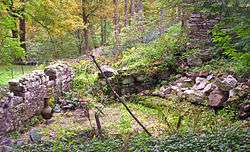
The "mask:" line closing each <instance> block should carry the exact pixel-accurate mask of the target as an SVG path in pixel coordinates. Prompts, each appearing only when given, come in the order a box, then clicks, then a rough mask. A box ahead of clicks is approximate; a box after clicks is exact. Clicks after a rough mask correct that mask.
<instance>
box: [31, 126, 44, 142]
mask: <svg viewBox="0 0 250 152" xmlns="http://www.w3.org/2000/svg"><path fill="white" fill-rule="evenodd" d="M29 139H30V141H31V142H32V143H40V142H41V139H42V136H41V133H40V130H38V129H32V130H31V131H30V132H29Z"/></svg>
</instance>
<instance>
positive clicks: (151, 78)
mask: <svg viewBox="0 0 250 152" xmlns="http://www.w3.org/2000/svg"><path fill="white" fill-rule="evenodd" d="M157 68H158V67H157V66H152V69H156V70H152V71H151V72H145V71H144V72H129V71H128V70H117V71H116V70H115V69H113V68H111V67H108V66H102V67H101V69H102V71H103V72H104V74H105V75H106V76H107V77H109V80H110V82H111V84H112V86H113V87H114V89H115V91H116V92H117V93H118V94H119V95H121V96H123V95H131V94H133V93H140V92H142V91H144V90H148V89H151V88H153V87H155V86H156V85H157V84H158V83H159V82H160V81H163V80H168V78H169V76H170V75H171V74H173V73H174V72H175V71H174V70H171V69H169V68H166V69H159V68H158V70H157ZM99 77H100V78H101V79H102V80H103V81H102V82H105V81H104V79H103V77H102V76H101V75H100V73H99ZM103 85H104V84H103ZM107 93H108V94H109V93H110V92H107Z"/></svg>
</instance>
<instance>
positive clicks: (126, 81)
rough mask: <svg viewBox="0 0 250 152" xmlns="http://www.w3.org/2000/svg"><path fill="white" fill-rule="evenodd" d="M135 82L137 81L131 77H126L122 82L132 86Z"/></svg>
mask: <svg viewBox="0 0 250 152" xmlns="http://www.w3.org/2000/svg"><path fill="white" fill-rule="evenodd" d="M134 81H135V80H134V78H133V77H131V76H129V77H126V78H124V79H123V80H122V84H124V85H127V84H132V83H134Z"/></svg>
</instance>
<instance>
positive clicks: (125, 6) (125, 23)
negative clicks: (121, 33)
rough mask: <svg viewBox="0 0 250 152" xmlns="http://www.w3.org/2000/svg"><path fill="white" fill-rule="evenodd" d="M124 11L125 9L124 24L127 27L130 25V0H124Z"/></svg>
mask: <svg viewBox="0 0 250 152" xmlns="http://www.w3.org/2000/svg"><path fill="white" fill-rule="evenodd" d="M124 3H125V4H124V11H125V14H124V26H125V27H127V26H128V13H129V10H128V0H125V1H124Z"/></svg>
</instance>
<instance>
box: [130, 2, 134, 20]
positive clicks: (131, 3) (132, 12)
mask: <svg viewBox="0 0 250 152" xmlns="http://www.w3.org/2000/svg"><path fill="white" fill-rule="evenodd" d="M130 15H131V18H132V19H134V16H135V0H130Z"/></svg>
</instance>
